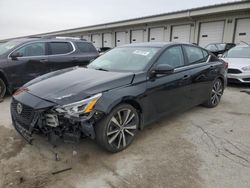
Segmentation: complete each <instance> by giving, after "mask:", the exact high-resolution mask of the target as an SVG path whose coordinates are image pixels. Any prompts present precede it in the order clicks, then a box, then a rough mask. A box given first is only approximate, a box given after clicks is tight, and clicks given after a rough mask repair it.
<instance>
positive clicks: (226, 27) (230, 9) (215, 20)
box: [37, 1, 250, 47]
mask: <svg viewBox="0 0 250 188" xmlns="http://www.w3.org/2000/svg"><path fill="white" fill-rule="evenodd" d="M37 36H73V37H81V38H83V39H86V40H88V41H92V42H93V43H94V45H95V46H96V47H115V46H120V45H123V44H128V43H137V42H148V41H155V42H156V41H176V42H190V43H197V44H199V45H200V46H205V45H207V44H208V43H213V42H235V43H239V42H240V41H246V42H250V1H240V2H232V3H226V4H218V5H212V6H206V7H200V8H194V9H189V10H182V11H176V12H170V13H166V14H160V15H154V16H148V17H143V18H136V19H130V20H124V21H119V22H112V23H106V24H100V25H93V26H87V27H81V28H75V29H70V30H63V31H57V32H51V33H43V34H39V35H37Z"/></svg>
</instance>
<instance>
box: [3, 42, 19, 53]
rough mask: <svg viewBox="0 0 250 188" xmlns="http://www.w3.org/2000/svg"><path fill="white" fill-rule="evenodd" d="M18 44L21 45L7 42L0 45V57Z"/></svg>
mask: <svg viewBox="0 0 250 188" xmlns="http://www.w3.org/2000/svg"><path fill="white" fill-rule="evenodd" d="M20 43H21V41H9V42H6V43H3V44H0V55H3V54H4V53H6V52H8V51H9V50H11V49H13V48H15V47H16V46H17V45H19V44H20Z"/></svg>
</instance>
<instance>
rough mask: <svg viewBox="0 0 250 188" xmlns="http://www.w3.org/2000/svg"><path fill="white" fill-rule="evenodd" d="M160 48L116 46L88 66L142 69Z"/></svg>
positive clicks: (125, 69)
mask: <svg viewBox="0 0 250 188" xmlns="http://www.w3.org/2000/svg"><path fill="white" fill-rule="evenodd" d="M159 50H160V48H146V47H144V48H143V47H140V48H139V47H138V48H137V47H123V48H115V49H113V50H111V51H109V52H107V53H106V54H104V55H102V56H100V57H99V58H97V59H96V60H94V61H93V62H92V63H90V64H89V65H88V68H93V69H97V70H104V71H119V72H120V71H121V72H123V71H124V72H137V71H142V70H143V69H144V68H145V67H146V66H147V65H148V63H149V61H150V60H151V59H152V58H153V56H154V55H155V54H156V53H157V52H158V51H159Z"/></svg>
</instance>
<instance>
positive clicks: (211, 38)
mask: <svg viewBox="0 0 250 188" xmlns="http://www.w3.org/2000/svg"><path fill="white" fill-rule="evenodd" d="M223 33H224V21H219V22H208V23H201V25H200V36H199V45H200V46H202V47H205V46H206V45H208V44H209V43H216V42H222V40H223Z"/></svg>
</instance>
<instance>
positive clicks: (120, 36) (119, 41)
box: [116, 32, 126, 46]
mask: <svg viewBox="0 0 250 188" xmlns="http://www.w3.org/2000/svg"><path fill="white" fill-rule="evenodd" d="M124 44H126V32H116V46H122V45H124Z"/></svg>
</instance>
